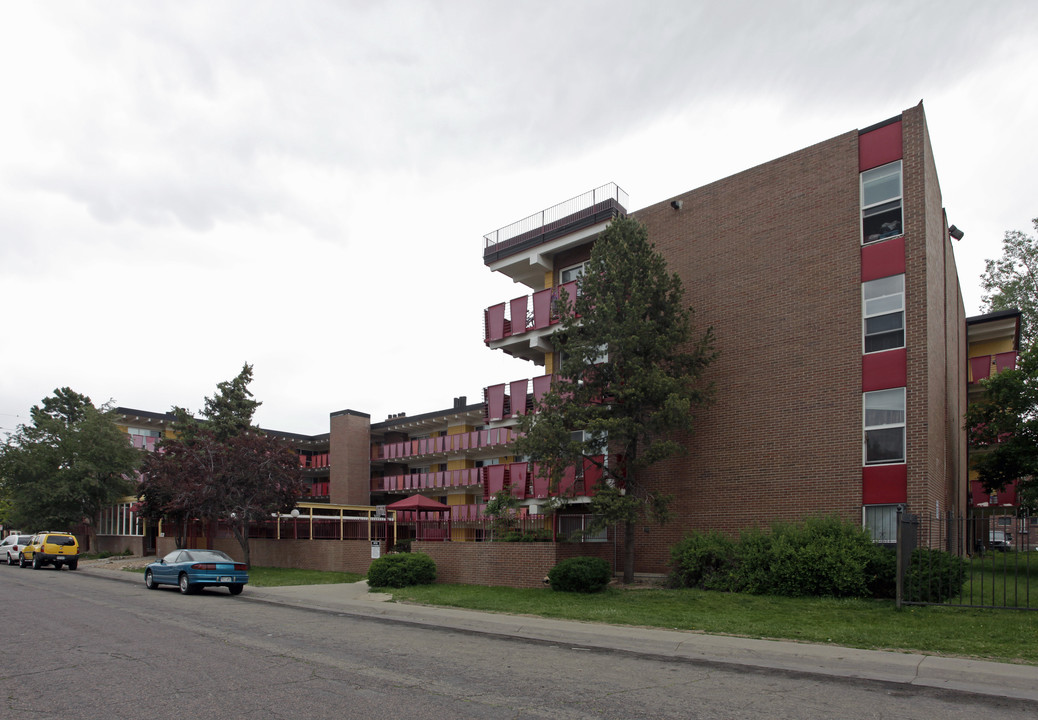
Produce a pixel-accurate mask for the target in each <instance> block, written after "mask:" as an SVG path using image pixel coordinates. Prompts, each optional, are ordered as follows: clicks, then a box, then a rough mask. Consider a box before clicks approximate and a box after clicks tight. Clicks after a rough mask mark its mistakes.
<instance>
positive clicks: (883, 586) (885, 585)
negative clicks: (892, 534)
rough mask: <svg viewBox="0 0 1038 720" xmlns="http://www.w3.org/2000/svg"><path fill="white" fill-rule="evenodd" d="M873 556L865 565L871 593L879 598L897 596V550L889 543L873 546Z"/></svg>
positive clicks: (866, 578) (889, 598)
mask: <svg viewBox="0 0 1038 720" xmlns="http://www.w3.org/2000/svg"><path fill="white" fill-rule="evenodd" d="M873 547H874V548H875V549H874V550H873V553H872V557H871V558H870V559H869V562H868V563H867V564H866V565H865V580H866V583H867V584H868V587H869V594H870V595H871V596H872V597H874V598H876V599H879V600H893V599H894V598H895V597H896V596H897V551H896V550H895V549H894V548H893V547H891V546H889V545H875V546H873Z"/></svg>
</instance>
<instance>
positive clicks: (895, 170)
mask: <svg viewBox="0 0 1038 720" xmlns="http://www.w3.org/2000/svg"><path fill="white" fill-rule="evenodd" d="M901 234H902V229H901V161H900V160H898V161H896V162H892V163H889V164H887V165H881V166H879V167H878V168H872V169H871V170H866V171H865V172H863V173H862V174H861V237H862V242H865V243H870V242H875V241H877V240H883V239H885V238H888V237H895V236H897V235H901Z"/></svg>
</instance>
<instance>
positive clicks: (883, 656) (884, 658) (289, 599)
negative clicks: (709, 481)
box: [79, 568, 1038, 702]
mask: <svg viewBox="0 0 1038 720" xmlns="http://www.w3.org/2000/svg"><path fill="white" fill-rule="evenodd" d="M83 571H84V569H83V568H81V569H80V570H79V572H83ZM86 573H87V574H89V575H91V576H93V577H104V578H108V579H111V580H116V581H119V582H130V583H141V584H143V581H142V580H141V579H140V578H138V577H136V576H132V575H131V576H129V577H119V575H120V574H122V573H121V571H114V570H91V569H89V568H87V569H86ZM360 584H361V583H357V584H354V585H353V586H351V584H342V585H314V586H294V587H291V588H262V589H261V588H251V587H250V588H248V589H247V590H246V592H245V593H243V594H242V595H241V596H240V597H239V598H238V599H239V600H247V601H249V602H260V603H266V604H269V605H283V606H288V607H294V608H297V609H302V610H307V611H310V612H321V613H333V614H336V615H345V616H351V617H360V618H367V619H372V620H378V621H382V622H393V623H406V624H410V625H417V626H424V627H428V628H432V629H442V630H454V631H461V632H467V633H476V634H482V635H494V636H499V637H506V638H507V637H511V638H518V639H522V640H529V641H536V642H542V643H548V644H551V645H563V646H570V647H580V648H583V649H594V650H607V651H612V652H623V653H628V654H633V655H640V656H645V657H653V658H667V659H676V660H685V661H689V662H697V663H707V664H719V665H730V666H740V667H747V668H750V667H754V668H765V669H768V670H778V671H786V672H793V673H802V674H808V675H822V676H827V677H836V678H844V679H854V680H868V681H875V682H883V683H894V684H900V685H909V686H914V687H925V688H933V689H939V690H944V691H956V692H962V693H967V694H971V695H984V696H989V697H1000V698H1011V699H1015V700H1028V701H1032V702H1038V667H1035V666H1031V665H1012V664H1009V663H999V662H990V661H985V660H975V659H966V658H949V657H940V656H934V655H919V654H913V653H897V652H889V651H882V650H861V649H857V648H847V647H843V646H837V645H814V644H808V643H798V642H790V641H782V640H759V639H754V638H742V637H734V636H728V635H709V634H706V633H698V632H685V631H676V630H662V629H658V628H643V627H630V626H623V625H603V624H598V623H589V622H580V621H570V620H555V619H551V618H539V617H532V616H516V615H505V614H499V613H489V612H483V611H477V610H460V609H457V608H444V607H434V606H427V605H407V604H401V603H395V602H386V601H385V600H381V599H378V598H377V596H378V594H376V593H372V594H370V595H369V594H367V589H366V585H365V588H363V589H361V588H360V587H359V585H360ZM304 588H306V589H304ZM383 597H384V596H383Z"/></svg>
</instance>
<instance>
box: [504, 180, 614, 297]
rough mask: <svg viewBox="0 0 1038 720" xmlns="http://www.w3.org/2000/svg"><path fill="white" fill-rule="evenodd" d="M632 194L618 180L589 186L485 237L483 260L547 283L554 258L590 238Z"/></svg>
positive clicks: (520, 278) (517, 276) (532, 282)
mask: <svg viewBox="0 0 1038 720" xmlns="http://www.w3.org/2000/svg"><path fill="white" fill-rule="evenodd" d="M629 202H630V199H629V198H628V196H627V193H625V192H624V191H623V190H622V189H620V188H619V187H617V185H616V183H609V184H608V185H603V186H602V187H599V188H595V189H594V190H589V191H588V192H586V193H583V194H582V195H578V196H577V197H574V198H570V199H569V200H566V201H565V202H561V203H559V204H558V205H554V206H552V207H550V208H548V209H547V210H542V211H540V212H538V213H534V214H533V215H530V216H529V217H526V218H523V219H522V220H519V221H518V222H514V223H512V224H511V225H506V226H505V227H503V228H501V229H499V230H495V231H494V232H492V233H487V234H486V235H484V236H483V262H484V263H485V264H486V265H487V266H488V267H490V269H491V270H494V271H496V272H502V273H504V274H506V275H508V276H509V277H511V278H512V279H513V280H515V281H516V282H521V283H523V284H525V285H528V286H530V287H538V286H540V285H542V284H543V281H544V272H545V271H548V270H551V269H552V262H551V258H552V257H553V256H554V255H555V253H558V252H560V251H562V250H566V249H568V248H570V247H574V246H576V245H579V244H581V243H586V242H589V241H590V240H591V239H593V238H594V236H595V235H597V234H598V233H599V232H601V231H602V230H604V229H605V227H606V225H607V224H608V223H609V222H610V221H611V220H612V219H613V218H615V217H617V216H618V215H625V214H626V213H627V209H626V208H627V205H628V203H629Z"/></svg>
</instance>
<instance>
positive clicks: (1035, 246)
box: [980, 218, 1038, 345]
mask: <svg viewBox="0 0 1038 720" xmlns="http://www.w3.org/2000/svg"><path fill="white" fill-rule="evenodd" d="M1031 222H1032V223H1033V224H1034V228H1035V230H1036V231H1038V218H1034V219H1033V220H1032V221H1031ZM980 285H981V287H982V288H983V289H984V295H983V297H982V298H981V301H982V303H983V309H984V311H985V312H993V311H997V310H1013V309H1016V310H1019V311H1020V315H1021V320H1022V322H1021V335H1022V337H1023V340H1024V344H1025V345H1031V344H1032V343H1033V342H1034V341H1035V340H1036V339H1038V240H1036V239H1035V237H1034V236H1031V235H1028V234H1026V233H1024V232H1021V231H1020V230H1009V231H1007V232H1006V234H1005V237H1003V239H1002V256H1001V257H999V258H996V259H994V260H988V261H987V264H986V267H985V269H984V272H983V273H982V274H981V276H980Z"/></svg>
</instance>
